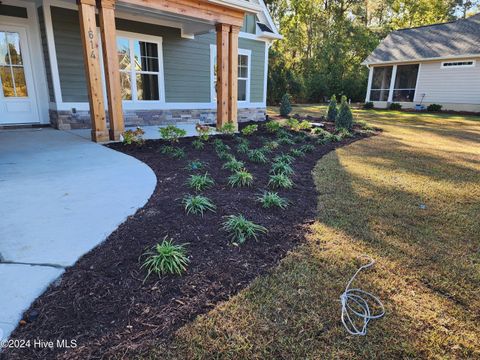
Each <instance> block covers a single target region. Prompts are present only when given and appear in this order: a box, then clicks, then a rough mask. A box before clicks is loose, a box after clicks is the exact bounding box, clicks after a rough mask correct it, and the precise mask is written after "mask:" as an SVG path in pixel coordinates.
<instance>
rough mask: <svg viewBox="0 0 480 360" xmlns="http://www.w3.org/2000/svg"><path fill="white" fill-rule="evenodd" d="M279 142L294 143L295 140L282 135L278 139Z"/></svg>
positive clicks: (284, 143) (282, 143) (281, 143)
mask: <svg viewBox="0 0 480 360" xmlns="http://www.w3.org/2000/svg"><path fill="white" fill-rule="evenodd" d="M278 143H279V144H280V145H294V144H295V141H293V139H292V138H291V137H282V138H280V139H278Z"/></svg>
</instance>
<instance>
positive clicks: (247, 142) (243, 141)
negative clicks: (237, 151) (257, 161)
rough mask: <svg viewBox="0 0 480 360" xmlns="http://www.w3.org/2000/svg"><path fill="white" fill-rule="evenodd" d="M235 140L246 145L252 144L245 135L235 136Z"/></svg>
mask: <svg viewBox="0 0 480 360" xmlns="http://www.w3.org/2000/svg"><path fill="white" fill-rule="evenodd" d="M235 141H236V142H237V143H238V144H245V145H247V146H248V145H250V141H248V139H246V138H244V137H241V136H237V137H235Z"/></svg>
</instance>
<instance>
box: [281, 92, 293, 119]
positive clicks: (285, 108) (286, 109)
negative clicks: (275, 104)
mask: <svg viewBox="0 0 480 360" xmlns="http://www.w3.org/2000/svg"><path fill="white" fill-rule="evenodd" d="M291 112H292V105H291V104H290V97H289V96H288V94H285V95H283V97H282V101H281V102H280V115H282V116H288V114H290V113H291Z"/></svg>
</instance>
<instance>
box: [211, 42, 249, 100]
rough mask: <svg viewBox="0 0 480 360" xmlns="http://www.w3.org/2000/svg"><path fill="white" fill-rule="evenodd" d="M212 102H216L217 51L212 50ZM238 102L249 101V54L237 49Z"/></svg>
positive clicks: (246, 51) (214, 48)
mask: <svg viewBox="0 0 480 360" xmlns="http://www.w3.org/2000/svg"><path fill="white" fill-rule="evenodd" d="M211 60H212V63H213V64H212V70H213V71H212V75H211V81H212V101H216V100H217V49H216V47H213V48H212V53H211ZM237 79H238V96H237V100H238V101H245V102H248V101H250V99H249V86H250V85H249V84H250V52H249V51H248V50H243V49H238V77H237Z"/></svg>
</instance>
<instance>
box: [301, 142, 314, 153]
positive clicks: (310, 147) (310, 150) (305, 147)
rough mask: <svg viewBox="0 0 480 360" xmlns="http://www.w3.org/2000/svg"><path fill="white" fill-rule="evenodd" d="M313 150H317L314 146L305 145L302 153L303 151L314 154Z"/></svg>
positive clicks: (302, 147)
mask: <svg viewBox="0 0 480 360" xmlns="http://www.w3.org/2000/svg"><path fill="white" fill-rule="evenodd" d="M313 150H315V146H313V145H311V144H305V145H302V146H300V151H302V152H304V153H309V152H312V151H313Z"/></svg>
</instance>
